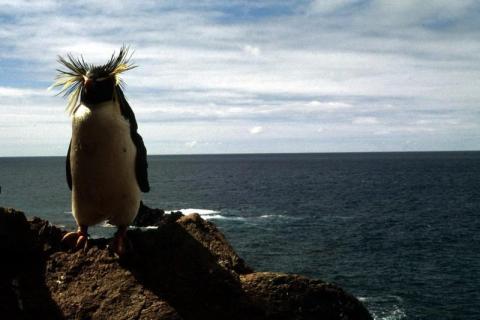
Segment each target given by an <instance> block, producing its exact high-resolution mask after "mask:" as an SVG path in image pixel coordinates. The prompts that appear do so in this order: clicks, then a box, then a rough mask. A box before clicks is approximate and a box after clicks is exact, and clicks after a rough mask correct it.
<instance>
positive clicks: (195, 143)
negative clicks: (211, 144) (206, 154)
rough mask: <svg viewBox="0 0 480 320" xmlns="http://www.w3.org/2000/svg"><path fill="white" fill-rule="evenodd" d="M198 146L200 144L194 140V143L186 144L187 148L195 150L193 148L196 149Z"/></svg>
mask: <svg viewBox="0 0 480 320" xmlns="http://www.w3.org/2000/svg"><path fill="white" fill-rule="evenodd" d="M197 144H198V142H197V141H196V140H193V141H189V142H186V143H185V146H186V147H188V148H193V147H195V146H196V145H197Z"/></svg>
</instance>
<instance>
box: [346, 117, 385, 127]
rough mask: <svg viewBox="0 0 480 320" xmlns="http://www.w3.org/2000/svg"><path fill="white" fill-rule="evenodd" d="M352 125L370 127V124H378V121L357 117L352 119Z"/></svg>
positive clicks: (371, 118) (373, 118) (372, 118)
mask: <svg viewBox="0 0 480 320" xmlns="http://www.w3.org/2000/svg"><path fill="white" fill-rule="evenodd" d="M352 123H353V124H359V125H372V124H378V123H379V121H378V119H377V118H375V117H358V118H355V119H353V121H352Z"/></svg>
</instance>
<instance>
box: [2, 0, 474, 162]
mask: <svg viewBox="0 0 480 320" xmlns="http://www.w3.org/2000/svg"><path fill="white" fill-rule="evenodd" d="M0 4H3V5H0V10H1V12H2V17H4V19H2V22H0V24H1V25H0V38H1V39H2V42H1V43H0V49H1V50H0V59H1V62H0V71H1V72H2V74H4V75H5V77H2V79H0V97H1V98H2V99H0V128H1V127H2V126H3V127H6V126H7V125H10V126H11V125H12V123H17V124H21V125H18V130H19V131H18V132H17V133H15V136H16V137H17V138H18V139H20V138H21V139H20V140H21V141H24V142H25V143H27V142H28V143H30V145H33V142H32V141H33V140H32V137H34V135H33V134H31V132H33V131H32V130H31V128H32V127H33V126H37V127H38V126H42V127H43V126H45V127H48V126H49V125H52V128H54V129H52V130H55V132H52V135H55V136H56V137H66V138H65V139H66V140H68V136H69V134H70V132H69V130H70V128H69V126H68V121H69V120H68V117H67V116H66V115H65V113H64V112H63V109H64V106H65V104H66V102H65V100H63V99H62V98H60V97H55V96H54V93H52V92H46V91H45V88H47V87H48V86H49V85H50V84H51V82H52V81H53V78H54V76H55V68H58V67H59V65H58V63H57V62H56V61H55V59H56V56H57V55H58V54H62V55H64V54H66V53H67V52H72V53H74V54H76V55H77V54H78V55H79V54H83V55H84V56H85V59H86V60H87V61H89V62H93V63H103V62H104V61H105V60H106V59H108V57H109V56H110V55H111V53H112V52H113V51H114V50H118V49H119V47H120V46H121V44H122V43H127V44H130V45H131V46H132V47H133V48H134V49H135V54H134V62H135V63H136V64H137V65H139V68H137V69H134V70H131V71H129V72H127V73H125V75H124V79H125V81H126V84H127V88H126V92H125V93H126V95H127V98H128V99H129V101H130V103H131V105H132V107H133V108H134V110H135V112H136V115H137V120H138V121H139V125H140V129H141V130H143V131H144V132H145V134H144V138H145V141H146V143H147V145H148V144H149V142H150V143H152V144H153V145H154V146H155V148H156V149H155V150H160V151H161V152H169V151H168V150H170V151H171V152H174V151H181V150H183V148H186V147H188V145H186V144H185V143H186V142H185V140H184V138H180V137H185V136H187V137H190V138H189V139H192V138H193V137H194V139H195V140H193V139H192V141H191V142H193V141H202V143H198V144H194V145H192V147H194V148H195V149H196V150H199V151H201V150H207V149H204V148H207V145H208V146H210V147H211V148H214V147H213V146H217V147H218V148H221V146H224V147H225V146H227V145H229V146H231V148H237V147H238V150H231V149H224V150H225V151H232V152H241V151H249V150H250V149H249V148H255V145H254V144H252V142H251V137H250V140H248V141H247V140H243V139H247V137H246V136H245V132H246V129H245V128H250V130H253V129H254V128H257V127H258V128H261V129H257V130H260V132H257V133H256V134H258V133H262V139H257V140H263V139H265V141H266V140H268V139H271V142H272V143H271V146H274V145H278V148H280V146H281V145H283V146H284V148H285V151H288V150H290V149H291V150H297V148H298V149H301V150H308V148H311V150H312V151H315V150H319V151H322V150H323V149H322V148H326V149H328V150H333V149H335V148H336V147H335V146H341V147H342V148H345V150H346V151H348V150H350V149H349V148H360V146H362V145H363V146H365V148H367V149H368V148H369V147H370V146H372V145H374V144H375V142H372V140H369V139H370V137H369V136H368V134H370V135H371V133H372V132H374V131H375V130H376V131H377V132H381V131H382V130H383V132H386V131H387V130H388V132H389V140H388V141H393V140H395V138H396V137H397V138H398V137H400V136H401V135H402V134H409V132H413V130H417V131H416V134H418V136H419V137H418V139H422V135H423V134H424V135H425V137H426V136H427V135H428V140H429V141H430V142H431V140H432V137H431V135H430V134H429V132H433V131H428V130H426V129H425V130H423V131H422V130H420V129H418V128H422V127H423V128H430V129H432V130H434V132H435V134H438V137H439V138H438V140H436V141H435V142H434V143H437V144H438V146H439V147H440V146H442V147H444V146H445V145H444V144H443V142H442V141H449V143H450V145H451V147H452V148H457V146H460V145H461V146H465V145H466V143H468V145H469V148H475V147H476V146H478V145H479V144H480V142H479V141H477V140H475V138H471V137H477V136H478V135H477V134H476V132H478V130H479V125H478V123H480V115H479V114H478V112H477V111H476V110H477V106H478V102H479V101H480V91H479V90H478V84H479V81H478V71H479V69H480V66H479V63H478V55H479V54H480V41H478V39H480V38H479V36H480V31H479V30H480V28H479V27H480V19H478V18H479V17H478V12H480V11H479V9H480V4H478V3H477V2H475V1H470V0H468V1H444V0H436V1H430V2H418V1H410V0H407V1H397V2H392V1H380V0H374V1H360V0H358V1H356V0H338V1H334V0H322V1H320V0H318V1H298V2H297V1H282V2H277V1H270V0H269V1H262V2H245V1H236V0H235V1H232V2H228V3H226V2H223V1H219V0H208V1H205V2H202V3H201V4H199V3H196V2H189V1H183V0H182V1H177V2H175V3H171V2H160V3H159V2H155V1H144V2H142V3H138V2H134V1H124V2H122V3H121V4H115V5H113V2H112V1H107V2H105V3H104V2H102V3H100V2H95V1H88V2H83V3H69V4H66V3H63V2H61V1H42V3H41V4H40V3H39V4H34V5H32V4H31V3H30V2H28V1H16V2H12V1H7V2H3V3H2V2H0ZM92 21H95V28H92V27H90V26H91V24H92ZM23 35H28V36H23ZM412 119H415V120H412ZM449 119H450V120H449ZM417 120H418V123H415V121H417ZM422 121H423V122H422ZM54 124H57V125H54ZM164 127H168V128H170V129H171V130H173V131H175V133H176V134H177V135H172V134H170V133H169V132H167V131H162V135H164V136H166V137H169V138H168V139H166V140H168V141H169V142H168V143H167V142H165V143H167V145H168V148H167V150H166V149H165V148H162V147H161V144H160V142H158V144H157V142H156V141H159V140H158V138H157V136H158V134H157V131H158V130H160V129H159V128H164ZM206 128H208V130H206ZM228 128H231V129H230V130H229V129H228ZM263 128H268V130H267V132H265V131H263ZM318 128H322V129H323V130H324V131H322V134H318V130H319V129H318ZM0 130H3V131H1V132H0V133H2V134H6V133H5V131H6V129H0ZM247 130H248V129H247ZM250 130H249V131H250ZM28 132H30V134H27V133H28ZM281 132H284V133H285V134H281ZM252 134H255V133H252ZM10 135H11V133H10ZM292 136H293V137H295V138H291V137H292ZM312 136H313V137H315V139H317V140H314V141H313V140H312V139H313V138H312ZM340 136H341V137H343V138H344V139H345V141H350V140H351V139H353V138H355V139H357V138H358V139H365V143H358V142H356V143H355V144H350V145H343V144H338V141H337V144H333V143H330V142H329V141H328V139H331V141H336V139H337V137H340ZM447 136H452V137H453V138H449V139H446V138H445V137H447ZM392 137H393V138H392ZM442 137H443V138H442ZM17 138H16V139H17ZM50 138H51V137H50V136H49V139H50ZM349 138H351V139H349ZM49 139H47V138H46V136H45V137H44V138H43V140H36V143H38V144H42V143H45V144H48V143H50V141H52V140H51V139H50V140H49ZM375 139H377V140H378V139H379V137H378V136H377V137H376V138H375ZM425 139H427V138H425ZM452 139H456V140H457V141H456V142H455V141H453V140H452ZM20 140H15V141H20ZM166 140H164V141H166ZM293 140H295V141H293ZM377 140H375V141H377ZM55 141H60V140H59V139H57V140H55ZM274 141H278V144H275V143H274ZM282 141H283V142H285V143H281V142H282ZM452 141H453V142H452ZM463 141H467V142H463ZM191 142H187V143H191ZM213 142H215V143H213ZM59 143H60V142H59ZM61 143H63V142H61ZM208 143H210V144H208ZM258 143H260V142H258ZM385 143H387V142H385ZM419 145H421V144H419ZM62 146H63V145H60V146H59V147H58V148H56V149H55V150H60V149H61V148H62ZM267 146H268V145H267ZM300 146H304V147H300ZM332 146H334V147H332ZM263 147H265V146H263ZM225 148H227V147H225ZM272 148H273V147H272ZM332 148H333V149H332ZM19 149H22V148H21V147H18V148H16V149H14V147H13V144H11V145H10V146H9V148H8V149H6V148H2V145H1V144H0V150H1V151H0V155H1V154H10V155H14V154H15V152H17V151H18V150H19ZM38 149H41V148H37V149H36V150H38ZM287 149H288V150H287ZM326 149H325V150H326ZM8 150H10V151H8ZM14 150H17V151H15V152H14ZM52 150H54V149H52ZM208 150H210V151H212V150H213V149H208ZM160 151H157V152H160ZM213 151H214V150H213ZM61 154H63V151H62V152H61Z"/></svg>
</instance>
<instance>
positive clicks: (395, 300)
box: [358, 295, 407, 320]
mask: <svg viewBox="0 0 480 320" xmlns="http://www.w3.org/2000/svg"><path fill="white" fill-rule="evenodd" d="M358 300H360V301H361V302H363V303H364V304H365V305H366V306H367V309H369V310H370V312H371V313H372V316H373V319H375V320H402V319H407V314H406V313H405V311H404V310H403V309H402V306H401V305H402V303H403V299H402V298H401V297H399V296H395V295H386V296H381V297H358Z"/></svg>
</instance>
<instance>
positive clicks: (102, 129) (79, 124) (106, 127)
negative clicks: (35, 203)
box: [70, 102, 140, 226]
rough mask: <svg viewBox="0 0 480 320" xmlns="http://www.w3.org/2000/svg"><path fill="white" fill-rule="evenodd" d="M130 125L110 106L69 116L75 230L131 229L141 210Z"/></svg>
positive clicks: (85, 109)
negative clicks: (83, 227)
mask: <svg viewBox="0 0 480 320" xmlns="http://www.w3.org/2000/svg"><path fill="white" fill-rule="evenodd" d="M135 156H136V148H135V145H134V144H133V141H132V139H131V136H130V124H129V122H128V121H127V120H125V119H124V118H123V117H122V116H121V114H120V112H119V111H118V106H116V105H114V102H107V103H104V104H101V105H99V106H95V108H93V110H91V109H89V108H87V107H85V106H80V107H79V108H78V110H77V111H76V112H75V114H74V116H73V125H72V145H71V151H70V166H71V172H72V212H73V215H74V217H75V219H76V220H77V223H78V224H79V225H86V226H90V225H94V224H97V223H100V222H102V221H105V220H108V222H109V223H111V224H113V225H119V226H126V225H129V224H131V223H132V221H133V219H134V218H135V216H136V214H137V212H138V208H139V206H140V188H139V186H138V183H137V179H136V174H135Z"/></svg>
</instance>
